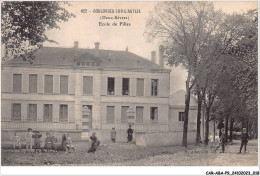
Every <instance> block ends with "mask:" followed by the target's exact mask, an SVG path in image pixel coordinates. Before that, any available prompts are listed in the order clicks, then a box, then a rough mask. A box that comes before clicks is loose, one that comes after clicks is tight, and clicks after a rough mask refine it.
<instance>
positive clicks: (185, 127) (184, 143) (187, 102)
mask: <svg viewBox="0 0 260 176" xmlns="http://www.w3.org/2000/svg"><path fill="white" fill-rule="evenodd" d="M186 84H188V83H186ZM189 108H190V89H189V87H188V88H186V96H185V111H184V124H183V138H182V146H183V147H187V136H188V117H189Z"/></svg>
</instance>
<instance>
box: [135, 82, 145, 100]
mask: <svg viewBox="0 0 260 176" xmlns="http://www.w3.org/2000/svg"><path fill="white" fill-rule="evenodd" d="M136 96H144V79H140V78H137V79H136Z"/></svg>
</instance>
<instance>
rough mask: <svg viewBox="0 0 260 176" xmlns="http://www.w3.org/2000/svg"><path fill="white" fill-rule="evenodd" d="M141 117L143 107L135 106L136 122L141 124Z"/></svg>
mask: <svg viewBox="0 0 260 176" xmlns="http://www.w3.org/2000/svg"><path fill="white" fill-rule="evenodd" d="M143 116H144V107H142V106H137V107H136V122H137V123H143Z"/></svg>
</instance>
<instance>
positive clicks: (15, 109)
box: [12, 103, 21, 121]
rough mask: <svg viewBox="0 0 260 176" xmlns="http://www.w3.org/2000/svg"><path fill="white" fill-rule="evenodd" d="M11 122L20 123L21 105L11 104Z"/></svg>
mask: <svg viewBox="0 0 260 176" xmlns="http://www.w3.org/2000/svg"><path fill="white" fill-rule="evenodd" d="M12 120H15V121H21V104H20V103H13V104H12Z"/></svg>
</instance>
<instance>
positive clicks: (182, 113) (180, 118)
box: [179, 112, 184, 122]
mask: <svg viewBox="0 0 260 176" xmlns="http://www.w3.org/2000/svg"><path fill="white" fill-rule="evenodd" d="M179 121H180V122H184V112H179Z"/></svg>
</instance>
